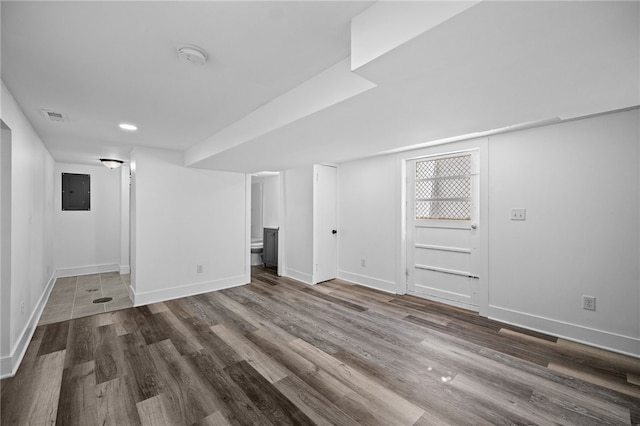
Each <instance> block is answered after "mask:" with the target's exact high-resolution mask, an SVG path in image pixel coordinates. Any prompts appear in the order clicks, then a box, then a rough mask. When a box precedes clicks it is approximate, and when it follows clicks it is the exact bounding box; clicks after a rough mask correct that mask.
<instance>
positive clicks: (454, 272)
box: [415, 263, 478, 278]
mask: <svg viewBox="0 0 640 426" xmlns="http://www.w3.org/2000/svg"><path fill="white" fill-rule="evenodd" d="M415 267H416V268H417V269H423V270H425V271H433V272H442V273H443V274H451V275H459V276H461V277H468V278H478V277H475V276H473V275H472V274H471V272H466V271H458V270H457V269H448V268H440V267H437V266H429V265H420V264H418V263H416V265H415Z"/></svg>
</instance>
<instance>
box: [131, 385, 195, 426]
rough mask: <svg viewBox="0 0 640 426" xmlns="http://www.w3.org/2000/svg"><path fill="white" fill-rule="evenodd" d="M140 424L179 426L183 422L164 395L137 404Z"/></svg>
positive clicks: (148, 425) (147, 425) (144, 425)
mask: <svg viewBox="0 0 640 426" xmlns="http://www.w3.org/2000/svg"><path fill="white" fill-rule="evenodd" d="M136 407H137V409H138V416H139V418H140V423H141V424H142V425H143V426H178V425H184V424H185V423H183V422H181V419H180V415H179V413H176V412H175V411H174V406H173V405H172V404H171V401H170V399H169V398H168V397H167V395H165V394H164V393H161V394H159V395H156V396H153V397H151V398H148V399H145V400H144V401H140V402H138V403H137V404H136Z"/></svg>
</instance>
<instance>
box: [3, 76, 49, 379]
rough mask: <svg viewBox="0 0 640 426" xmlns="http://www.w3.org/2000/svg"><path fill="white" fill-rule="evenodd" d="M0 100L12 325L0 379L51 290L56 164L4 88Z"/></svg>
mask: <svg viewBox="0 0 640 426" xmlns="http://www.w3.org/2000/svg"><path fill="white" fill-rule="evenodd" d="M1 99H2V120H3V121H4V122H5V123H6V124H7V126H8V127H9V128H10V129H11V137H12V144H11V145H12V146H11V148H12V149H11V151H12V154H11V155H12V161H11V166H12V176H11V312H10V315H9V316H10V324H5V323H4V322H3V324H2V327H3V334H5V333H7V332H8V333H9V341H10V349H9V351H8V355H7V356H5V357H3V358H2V359H1V360H0V374H1V375H7V374H11V373H12V372H13V371H14V369H15V368H17V365H18V362H19V360H20V359H21V358H22V355H23V353H24V351H25V350H26V348H27V345H28V343H29V339H30V338H31V335H32V334H33V331H34V329H35V326H36V322H37V319H38V318H39V315H40V312H42V309H43V307H44V302H45V301H46V295H47V294H48V291H50V289H51V286H52V285H53V175H54V161H53V158H52V157H51V155H50V154H49V152H48V151H47V150H46V148H45V147H44V145H43V143H42V141H41V140H40V138H39V137H38V135H37V134H36V132H35V131H34V130H33V128H32V127H31V125H30V124H29V122H28V121H27V119H26V117H25V116H24V114H23V112H22V111H21V110H20V108H19V106H18V104H17V103H16V101H15V99H14V98H13V96H12V95H11V93H10V92H9V90H8V89H7V88H6V86H5V85H4V83H2V93H1ZM22 303H24V311H23V310H22ZM5 352H6V351H5ZM3 353H4V352H3Z"/></svg>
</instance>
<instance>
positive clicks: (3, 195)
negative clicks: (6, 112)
mask: <svg viewBox="0 0 640 426" xmlns="http://www.w3.org/2000/svg"><path fill="white" fill-rule="evenodd" d="M0 125H1V128H2V129H1V131H2V138H1V139H0V359H1V358H7V357H8V356H9V353H10V348H11V339H10V338H11V333H10V329H9V324H11V130H10V129H9V127H7V126H6V125H5V123H4V121H1V120H0Z"/></svg>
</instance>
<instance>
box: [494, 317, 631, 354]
mask: <svg viewBox="0 0 640 426" xmlns="http://www.w3.org/2000/svg"><path fill="white" fill-rule="evenodd" d="M488 317H489V318H491V319H494V320H497V321H501V322H504V323H507V324H512V325H517V326H519V327H524V328H527V329H529V330H533V331H538V332H541V333H544V334H548V335H551V336H556V337H559V338H562V339H566V340H571V341H574V342H578V343H583V344H585V345H589V346H595V347H597V348H601V349H605V350H608V351H612V352H617V353H621V354H624V355H629V356H632V357H634V358H640V339H639V338H636V337H631V336H623V335H620V334H616V333H611V332H607V331H603V330H597V329H594V328H589V327H584V326H581V325H577V324H571V323H567V322H562V321H558V320H554V319H551V318H545V317H541V316H537V315H532V314H528V313H525V312H519V311H514V310H511V309H507V308H501V307H499V306H492V305H491V306H489V310H488Z"/></svg>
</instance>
